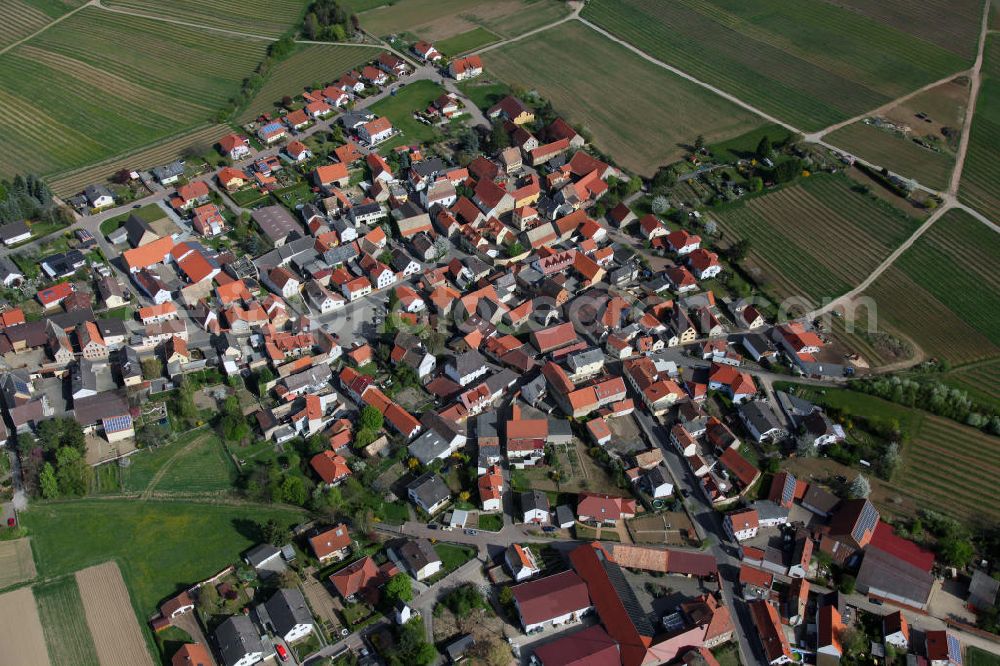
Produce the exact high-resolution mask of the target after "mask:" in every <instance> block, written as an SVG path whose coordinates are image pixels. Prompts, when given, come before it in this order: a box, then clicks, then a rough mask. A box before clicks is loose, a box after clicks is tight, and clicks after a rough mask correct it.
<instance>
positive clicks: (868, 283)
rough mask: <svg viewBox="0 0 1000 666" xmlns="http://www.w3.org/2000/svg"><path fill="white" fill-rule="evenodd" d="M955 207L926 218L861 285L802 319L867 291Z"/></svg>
mask: <svg viewBox="0 0 1000 666" xmlns="http://www.w3.org/2000/svg"><path fill="white" fill-rule="evenodd" d="M956 207H957V206H956V205H955V203H954V202H953V201H949V202H948V203H946V204H945V205H944V206H941V207H940V208H938V209H937V210H936V211H935V212H934V214H933V215H931V216H930V217H928V218H927V219H926V220H925V221H924V223H923V224H921V225H920V226H919V227H917V230H916V231H914V232H913V233H912V234H911V235H910V237H909V238H907V239H906V240H905V241H903V243H902V244H900V246H899V247H897V248H896V249H895V250H893V251H892V253H891V254H890V255H889V256H888V257H886V258H885V259H884V260H882V263H881V264H879V265H878V266H877V267H876V268H875V270H874V271H872V272H871V274H870V275H869V276H868V277H866V278H865V279H864V280H862V281H861V284H859V285H858V286H856V287H854V288H853V289H851V290H850V291H848V292H847V293H845V294H842V295H841V296H838V297H837V298H835V299H834V300H832V301H830V302H829V303H827V304H826V305H824V306H823V307H821V308H818V309H816V310H813V311H812V312H810V313H808V314H806V315H804V316H803V318H804V319H808V320H812V319H815V318H816V317H819V316H820V315H824V314H826V313H827V312H830V311H831V310H834V309H835V308H837V307H838V306H840V305H843V304H844V303H846V302H848V301H850V300H852V299H853V298H854V297H856V296H858V295H860V294H862V293H863V292H864V291H865V290H866V289H868V287H870V286H871V285H872V283H874V282H875V280H877V279H878V278H879V276H881V275H882V273H884V272H885V271H886V270H887V269H888V268H889V267H890V266H892V264H894V263H895V262H896V260H897V259H899V257H900V256H902V254H903V253H904V252H906V251H907V250H909V249H910V247H911V246H912V245H913V244H914V243H915V242H916V241H917V239H918V238H920V237H921V236H923V235H924V233H925V232H926V231H927V230H928V229H930V228H931V227H932V226H934V223H935V222H937V221H938V219H940V218H941V217H942V216H943V215H944V214H945V213H947V212H948V211H949V210H952V209H953V208H956Z"/></svg>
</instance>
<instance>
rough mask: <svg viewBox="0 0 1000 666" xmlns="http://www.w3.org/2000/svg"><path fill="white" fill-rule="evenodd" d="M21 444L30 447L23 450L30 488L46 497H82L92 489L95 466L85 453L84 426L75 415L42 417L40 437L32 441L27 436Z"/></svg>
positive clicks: (26, 477)
mask: <svg viewBox="0 0 1000 666" xmlns="http://www.w3.org/2000/svg"><path fill="white" fill-rule="evenodd" d="M20 444H21V445H22V446H23V447H24V448H26V449H27V450H26V451H25V450H22V462H23V471H24V478H25V481H26V482H27V485H28V487H29V489H33V490H34V491H36V492H37V494H39V495H41V496H42V497H44V498H45V499H55V498H57V497H81V496H83V495H86V494H87V493H89V492H90V485H91V482H92V480H93V476H94V470H93V468H92V467H91V466H90V465H89V464H88V463H87V460H86V457H85V456H86V452H87V444H86V439H85V438H84V435H83V428H81V427H80V424H79V423H77V422H76V421H75V420H74V419H72V418H66V417H60V418H54V419H48V420H45V421H42V422H41V423H39V424H38V439H37V440H34V441H33V442H32V441H31V440H30V439H28V438H25V439H23V440H22V441H21V442H20ZM25 445H27V446H25Z"/></svg>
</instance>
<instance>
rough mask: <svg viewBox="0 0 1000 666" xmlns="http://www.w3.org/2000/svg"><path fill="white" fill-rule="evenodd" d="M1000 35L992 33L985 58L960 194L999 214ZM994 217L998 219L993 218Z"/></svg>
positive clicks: (981, 209)
mask: <svg viewBox="0 0 1000 666" xmlns="http://www.w3.org/2000/svg"><path fill="white" fill-rule="evenodd" d="M998 157H1000V36H998V35H995V34H992V35H989V37H988V38H987V41H986V52H985V54H984V59H983V81H982V87H980V89H979V99H978V100H976V113H975V115H974V116H973V117H972V130H971V133H970V134H969V152H968V153H967V155H966V158H965V168H964V169H963V171H962V182H961V183H960V184H959V197H960V198H961V199H962V200H963V201H964V202H965V203H967V204H969V205H970V206H973V207H974V208H976V209H977V210H979V212H980V213H983V214H984V215H986V216H988V217H993V218H995V217H996V212H997V211H998V210H1000V190H998V188H997V182H1000V159H998ZM994 221H996V220H995V219H994Z"/></svg>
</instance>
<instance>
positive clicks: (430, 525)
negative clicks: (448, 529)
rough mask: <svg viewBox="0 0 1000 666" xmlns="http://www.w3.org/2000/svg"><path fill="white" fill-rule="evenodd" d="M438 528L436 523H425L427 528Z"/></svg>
mask: <svg viewBox="0 0 1000 666" xmlns="http://www.w3.org/2000/svg"><path fill="white" fill-rule="evenodd" d="M437 528H438V526H437V523H427V529H429V530H436V529H437Z"/></svg>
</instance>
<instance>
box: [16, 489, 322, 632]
mask: <svg viewBox="0 0 1000 666" xmlns="http://www.w3.org/2000/svg"><path fill="white" fill-rule="evenodd" d="M304 517H305V514H304V512H303V511H301V510H299V509H294V508H291V507H279V506H262V505H253V504H246V505H225V504H213V503H196V502H174V501H136V500H132V499H128V500H120V501H117V500H115V501H112V500H77V501H67V502H35V503H33V504H32V506H31V508H30V509H29V510H28V511H27V512H25V513H23V514H21V520H22V524H23V525H24V526H25V527H26V528H27V529H28V530H29V531H30V533H31V536H32V545H33V546H34V549H35V559H36V561H37V564H38V571H39V575H40V576H42V577H48V576H61V575H63V574H68V573H71V572H73V571H76V570H78V569H82V568H85V567H88V566H91V565H94V564H99V563H101V562H105V561H107V560H112V559H113V560H115V561H117V562H118V564H119V566H120V567H121V569H122V573H123V574H124V576H125V582H126V583H127V584H128V587H129V591H130V592H131V594H132V597H133V601H134V603H135V604H136V607H137V610H138V614H139V616H140V617H144V616H145V615H146V614H147V613H150V612H152V611H153V610H154V609H155V608H156V607H157V605H158V604H159V603H161V602H162V601H163V600H164V599H165V598H166V597H167V596H169V595H171V594H174V593H176V592H177V590H178V589H179V588H181V587H183V586H188V585H190V584H191V583H194V582H197V581H199V580H202V579H204V578H207V577H208V576H211V575H213V574H214V573H216V572H217V571H220V570H221V569H223V568H224V567H226V566H228V565H229V564H231V563H232V562H235V561H236V560H238V559H239V556H240V554H241V553H242V552H243V551H245V550H246V549H247V548H249V547H250V546H252V545H254V544H255V543H258V542H259V540H260V534H259V530H258V529H257V525H258V524H260V523H263V522H266V521H267V520H268V519H271V518H273V519H275V520H276V521H278V522H279V523H280V524H283V525H286V526H287V525H291V524H294V523H297V522H300V521H301V520H303V519H304Z"/></svg>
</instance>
